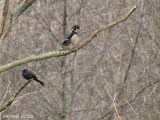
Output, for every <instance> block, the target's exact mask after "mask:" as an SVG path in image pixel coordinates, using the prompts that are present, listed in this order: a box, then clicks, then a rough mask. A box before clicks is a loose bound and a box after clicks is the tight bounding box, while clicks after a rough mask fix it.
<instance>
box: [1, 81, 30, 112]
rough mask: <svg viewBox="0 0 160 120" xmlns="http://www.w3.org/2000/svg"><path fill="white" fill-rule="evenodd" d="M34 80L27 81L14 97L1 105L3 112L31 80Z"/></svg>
mask: <svg viewBox="0 0 160 120" xmlns="http://www.w3.org/2000/svg"><path fill="white" fill-rule="evenodd" d="M31 81H32V80H29V81H27V82H26V83H25V84H24V85H23V86H22V87H21V88H20V89H19V90H18V91H17V92H16V93H15V94H14V96H13V98H12V99H10V100H9V101H8V102H7V103H6V104H4V105H3V106H1V107H0V112H2V111H3V110H5V109H6V108H7V107H9V106H10V105H11V104H12V103H13V101H14V100H15V98H16V97H17V96H18V95H19V93H20V92H21V91H22V90H23V89H24V88H25V87H26V86H27V85H28V84H29V83H30V82H31Z"/></svg>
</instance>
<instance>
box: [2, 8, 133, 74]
mask: <svg viewBox="0 0 160 120" xmlns="http://www.w3.org/2000/svg"><path fill="white" fill-rule="evenodd" d="M135 9H136V6H134V7H133V8H132V9H131V10H130V11H129V13H128V14H127V15H126V16H125V17H123V18H121V19H119V20H117V21H115V22H113V23H111V24H109V25H107V26H105V27H102V28H100V29H98V30H96V31H94V32H93V33H92V34H91V35H90V37H88V39H87V40H86V41H85V42H83V43H82V44H80V45H79V46H77V47H76V48H72V49H70V50H66V51H60V50H59V51H53V52H48V53H43V54H40V55H37V56H34V55H32V56H29V57H26V58H24V59H21V60H17V61H14V62H12V63H9V64H6V65H4V66H1V67H0V72H3V71H6V70H9V69H11V68H14V67H16V66H18V65H22V64H26V63H29V62H33V61H40V60H44V59H48V58H51V57H60V56H65V55H68V54H71V53H74V52H76V51H78V50H79V49H81V48H83V47H84V46H86V45H87V44H88V43H89V42H91V41H92V39H93V38H95V37H96V36H97V34H98V33H100V32H102V31H104V30H106V29H108V28H110V27H113V26H115V25H117V24H119V23H121V22H123V21H125V20H127V19H128V17H129V16H130V15H131V14H132V13H133V11H135Z"/></svg>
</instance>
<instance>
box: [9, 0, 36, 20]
mask: <svg viewBox="0 0 160 120" xmlns="http://www.w3.org/2000/svg"><path fill="white" fill-rule="evenodd" d="M35 1H36V0H23V1H22V2H21V3H20V4H19V5H18V6H17V7H16V8H15V10H13V11H12V12H11V21H14V20H15V19H16V18H18V17H19V16H20V15H21V14H22V13H23V12H24V11H25V10H26V9H27V8H28V7H29V6H31V5H32V3H33V2H35Z"/></svg>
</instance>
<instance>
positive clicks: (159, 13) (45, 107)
mask: <svg viewBox="0 0 160 120" xmlns="http://www.w3.org/2000/svg"><path fill="white" fill-rule="evenodd" d="M2 1H3V0H2ZM19 2H20V0H14V1H10V11H12V10H13V9H14V8H15V7H16V6H17V5H18V4H19ZM135 5H137V9H136V11H135V12H134V13H133V14H132V15H131V16H130V17H129V19H127V20H126V21H124V22H122V23H120V24H118V25H116V26H114V27H112V28H109V29H107V30H106V31H103V32H101V33H99V34H98V35H97V37H96V38H94V39H93V40H92V42H90V43H89V44H87V45H86V46H85V47H84V48H83V49H80V50H79V51H78V52H76V53H72V54H69V55H67V56H66V57H55V58H50V59H46V60H42V61H36V62H31V63H28V64H24V65H20V66H18V67H15V68H13V69H10V70H7V71H5V72H3V73H1V74H0V105H3V104H4V103H6V102H7V101H8V100H9V99H10V98H11V97H12V96H13V95H14V93H15V92H16V91H17V90H18V89H19V88H20V87H21V86H22V85H23V84H24V83H25V80H24V79H23V77H22V76H21V71H22V69H24V68H28V69H30V70H33V71H34V72H35V73H36V75H37V76H38V78H39V79H40V80H41V81H43V82H44V84H45V87H42V86H41V85H40V84H38V83H37V82H34V81H33V82H32V83H31V84H29V85H28V86H27V87H26V88H25V89H24V90H23V91H22V92H21V93H20V95H19V96H18V98H17V99H16V100H15V101H14V103H13V104H12V105H11V106H10V107H9V108H8V109H6V110H5V111H3V112H2V113H1V119H4V120H7V118H5V117H4V115H17V114H19V115H22V114H24V115H33V116H34V118H32V119H33V120H60V119H62V120H98V119H102V120H120V119H121V120H122V119H123V120H138V119H139V120H159V119H160V87H159V86H160V84H159V83H157V84H154V82H155V81H156V80H158V79H160V0H126V1H125V0H67V4H66V13H67V16H66V23H67V25H66V32H64V29H65V28H64V24H63V21H64V0H37V1H36V2H34V3H33V4H32V5H31V6H30V7H29V8H28V9H27V10H26V11H25V12H24V13H23V14H22V15H21V16H20V17H18V19H16V20H15V21H14V23H13V24H12V28H11V31H10V32H9V34H8V36H7V37H6V38H5V39H4V40H3V41H1V42H0V43H1V44H0V65H1V66H2V65H5V64H7V63H10V62H13V61H16V60H19V59H22V58H25V57H27V56H30V55H38V54H41V53H46V52H49V51H53V50H58V49H60V48H61V45H60V43H61V41H62V39H63V37H64V33H70V30H71V27H72V26H73V25H75V24H78V25H80V27H82V28H83V30H81V31H80V32H79V34H78V35H79V38H80V41H79V43H78V44H80V43H82V42H84V41H85V40H86V39H87V38H88V37H89V36H90V35H91V33H92V32H94V31H95V30H96V29H99V28H101V27H103V26H106V25H108V24H110V23H112V22H114V21H116V20H118V19H120V18H122V17H124V16H125V15H126V14H127V13H128V12H129V11H130V10H131V9H132V8H133V7H134V6H135ZM139 29H140V31H139ZM136 40H138V42H137V44H136V49H135V51H134V57H133V59H132V64H131V66H130V68H129V71H128V73H127V69H128V66H129V63H130V61H131V56H132V53H133V52H132V51H133V48H134V45H135V41H136ZM126 75H127V78H126V82H125V83H123V82H124V79H125V76H126ZM64 81H65V89H64V88H63V87H64V84H63V83H64ZM149 83H150V84H152V85H150V86H149V87H147V88H146V89H144V90H143V88H145V87H146V86H147V85H148V84H149ZM63 90H65V92H64V91H63ZM141 90H142V91H141ZM140 91H141V93H140V94H138V93H139V92H140ZM63 93H65V96H63ZM137 94H138V96H136V95H137ZM135 96H136V98H135V99H134V101H133V102H132V103H129V104H128V103H127V102H129V101H130V100H131V99H132V98H134V97H135ZM63 97H65V99H64V98H63ZM64 100H65V101H64ZM113 102H115V103H116V106H115V107H116V108H117V109H115V108H114V105H113ZM126 103H127V105H126V106H123V107H121V108H118V106H120V105H123V104H126ZM64 106H65V108H64ZM64 109H65V112H64V111H63V110H64ZM111 110H113V111H111ZM109 111H111V112H110V113H108V112H109ZM64 113H65V115H64V116H63V115H62V114H64ZM12 119H13V120H14V119H15V118H12ZM12 119H11V120H12ZM15 120H16V119H15ZM26 120H27V119H26Z"/></svg>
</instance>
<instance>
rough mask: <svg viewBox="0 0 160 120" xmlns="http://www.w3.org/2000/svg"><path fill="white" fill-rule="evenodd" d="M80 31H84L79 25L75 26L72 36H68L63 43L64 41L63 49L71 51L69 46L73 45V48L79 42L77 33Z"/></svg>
mask: <svg viewBox="0 0 160 120" xmlns="http://www.w3.org/2000/svg"><path fill="white" fill-rule="evenodd" d="M78 29H79V30H80V29H82V28H80V26H79V25H74V26H73V27H72V29H71V31H72V32H71V33H70V34H66V35H65V37H64V39H63V41H62V47H63V48H67V49H69V46H70V45H71V44H72V45H73V46H74V45H75V44H76V43H77V42H78V40H79V39H78V36H77V32H78Z"/></svg>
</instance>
